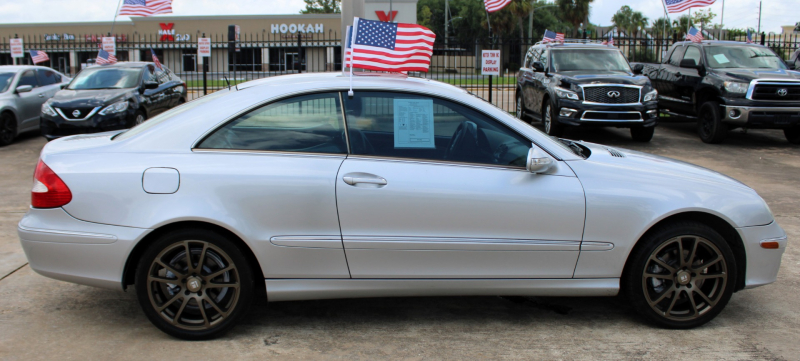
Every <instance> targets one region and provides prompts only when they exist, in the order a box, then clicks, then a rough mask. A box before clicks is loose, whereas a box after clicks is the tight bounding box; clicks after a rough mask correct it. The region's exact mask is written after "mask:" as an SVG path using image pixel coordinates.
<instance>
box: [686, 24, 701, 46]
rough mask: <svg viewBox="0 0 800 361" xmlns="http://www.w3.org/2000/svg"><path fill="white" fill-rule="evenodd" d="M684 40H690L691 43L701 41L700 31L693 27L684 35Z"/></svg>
mask: <svg viewBox="0 0 800 361" xmlns="http://www.w3.org/2000/svg"><path fill="white" fill-rule="evenodd" d="M686 40H691V41H692V42H695V43H699V42H701V41H703V33H702V32H700V30H697V28H695V27H694V26H692V28H691V29H689V32H688V33H686Z"/></svg>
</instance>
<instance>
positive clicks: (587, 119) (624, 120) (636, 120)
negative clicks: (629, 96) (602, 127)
mask: <svg viewBox="0 0 800 361" xmlns="http://www.w3.org/2000/svg"><path fill="white" fill-rule="evenodd" d="M586 113H604V114H637V115H638V116H639V119H591V118H586ZM581 120H586V121H590V122H613V123H620V122H643V121H644V119H642V113H641V112H637V111H624V112H615V111H604V110H587V111H584V112H583V114H581Z"/></svg>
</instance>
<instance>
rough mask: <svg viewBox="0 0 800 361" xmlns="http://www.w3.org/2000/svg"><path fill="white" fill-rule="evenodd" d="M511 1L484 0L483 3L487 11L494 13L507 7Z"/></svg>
mask: <svg viewBox="0 0 800 361" xmlns="http://www.w3.org/2000/svg"><path fill="white" fill-rule="evenodd" d="M510 3H511V0H484V2H483V5H484V6H485V7H486V11H488V12H490V13H493V12H495V11H498V10H500V9H502V8H504V7H506V5H508V4H510Z"/></svg>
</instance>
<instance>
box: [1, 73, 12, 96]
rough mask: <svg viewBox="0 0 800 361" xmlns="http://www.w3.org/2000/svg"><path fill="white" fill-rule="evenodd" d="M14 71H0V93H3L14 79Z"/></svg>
mask: <svg viewBox="0 0 800 361" xmlns="http://www.w3.org/2000/svg"><path fill="white" fill-rule="evenodd" d="M14 74H15V73H0V93H5V92H6V90H8V87H9V86H10V85H11V81H12V80H14Z"/></svg>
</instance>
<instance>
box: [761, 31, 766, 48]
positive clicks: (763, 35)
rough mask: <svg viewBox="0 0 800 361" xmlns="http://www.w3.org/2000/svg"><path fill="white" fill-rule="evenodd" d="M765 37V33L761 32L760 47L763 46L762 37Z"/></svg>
mask: <svg viewBox="0 0 800 361" xmlns="http://www.w3.org/2000/svg"><path fill="white" fill-rule="evenodd" d="M765 36H766V33H764V32H763V31H762V32H761V45H764V37H765Z"/></svg>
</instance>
